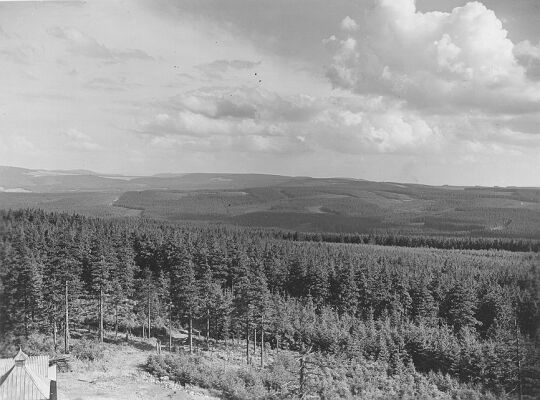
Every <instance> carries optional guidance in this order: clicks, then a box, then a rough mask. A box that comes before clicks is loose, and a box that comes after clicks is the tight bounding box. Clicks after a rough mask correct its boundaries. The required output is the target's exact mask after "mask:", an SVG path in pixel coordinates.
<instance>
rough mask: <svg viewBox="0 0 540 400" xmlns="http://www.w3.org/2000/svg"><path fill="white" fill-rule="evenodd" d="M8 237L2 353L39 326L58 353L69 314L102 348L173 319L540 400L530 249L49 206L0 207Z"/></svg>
mask: <svg viewBox="0 0 540 400" xmlns="http://www.w3.org/2000/svg"><path fill="white" fill-rule="evenodd" d="M341 237H343V236H341ZM366 237H367V236H366ZM0 239H1V241H0V265H1V267H0V279H1V282H0V283H1V285H0V295H1V302H0V306H1V309H0V321H1V326H0V329H1V330H2V336H3V337H4V340H3V343H2V344H3V346H8V345H12V344H13V343H16V342H17V341H20V340H24V338H25V337H28V336H29V335H31V334H33V333H35V332H40V333H45V334H47V335H50V336H51V337H53V338H54V340H55V341H56V342H57V343H58V346H59V347H61V344H60V342H62V344H63V341H62V340H61V339H60V338H61V337H62V338H63V335H64V333H66V332H67V333H69V330H66V329H65V328H66V315H67V321H68V322H69V328H71V329H76V328H77V327H90V328H91V329H93V330H94V331H95V332H96V340H98V341H99V340H102V339H103V331H104V330H105V329H107V330H110V331H111V330H112V331H117V332H120V333H121V334H122V335H134V334H136V335H146V336H149V335H151V334H152V331H155V330H166V329H168V328H169V326H170V325H172V326H174V327H178V326H183V327H186V328H188V330H189V331H190V332H191V329H190V328H191V327H194V328H195V329H198V330H201V331H202V332H203V333H204V334H205V335H208V336H209V337H210V338H213V339H216V340H231V339H233V338H234V339H238V338H242V339H249V338H250V337H251V336H252V335H253V332H258V333H257V334H256V335H255V336H253V337H254V338H256V340H259V341H261V340H262V341H264V342H266V343H267V344H268V346H270V347H272V348H276V347H279V348H282V349H290V350H295V351H304V350H305V349H306V348H310V349H312V350H313V351H315V352H317V354H321V355H328V356H329V357H330V356H331V357H340V358H341V359H343V360H347V363H350V364H351V365H354V363H355V362H358V363H361V362H362V361H361V360H371V361H376V362H379V363H380V365H381V366H382V367H383V368H385V370H386V373H387V374H388V375H389V376H395V375H399V374H402V373H405V372H404V371H410V370H411V369H412V370H415V371H418V372H419V373H423V374H425V375H426V376H428V377H429V379H430V382H434V384H436V385H437V387H438V389H439V390H442V391H444V388H445V383H444V382H448V379H453V380H455V381H456V382H460V383H462V384H464V385H470V387H471V388H474V390H475V391H477V392H478V393H487V391H488V392H491V393H493V395H498V396H503V397H508V396H517V394H518V393H519V391H520V389H519V387H520V386H521V391H522V392H523V393H524V394H525V395H529V396H537V395H538V394H539V393H540V379H539V377H540V365H539V361H540V355H539V340H540V332H539V328H540V326H539V325H540V303H539V300H540V266H539V256H538V254H537V253H535V252H508V251H501V250H493V249H486V248H487V247H489V246H481V247H480V248H481V249H484V250H462V249H459V250H458V249H454V250H442V249H433V248H416V247H412V246H411V247H395V246H392V244H400V243H380V244H385V245H386V246H378V245H375V244H369V243H377V241H376V240H375V239H373V238H372V240H367V241H364V240H363V239H362V240H358V241H352V240H350V241H349V242H352V243H360V244H353V245H350V244H337V243H336V244H335V243H323V240H321V241H319V240H318V237H314V238H310V237H304V238H301V237H292V236H286V235H284V234H282V233H279V232H278V233H276V232H274V231H271V230H255V229H247V228H237V227H236V228H235V227H224V226H218V225H215V226H211V225H209V226H206V225H175V224H170V223H161V222H156V221H151V220H144V219H137V220H134V219H125V220H102V219H92V218H86V217H82V216H78V215H68V214H62V213H46V212H43V211H38V210H19V211H0ZM284 239H285V240H284ZM302 239H308V240H312V239H314V240H316V241H317V242H306V241H300V240H302ZM418 240H420V239H418ZM441 240H443V239H441ZM450 240H455V239H450ZM478 240H480V239H478ZM328 241H330V240H328ZM335 241H338V240H335ZM342 241H343V242H347V241H346V240H342ZM482 243H488V242H487V241H486V242H482ZM433 247H437V246H433ZM440 247H445V246H440ZM453 247H457V246H448V248H453ZM494 247H495V248H501V247H496V246H494ZM502 248H504V247H502ZM520 249H523V250H524V249H525V248H520ZM513 250H516V249H513ZM66 304H68V310H67V311H68V313H66V308H65V306H66ZM261 332H262V334H261ZM248 333H249V335H248ZM68 339H69V335H68ZM246 344H247V346H246V352H247V354H246V358H247V360H248V361H249V360H250V358H251V357H252V356H253V354H250V353H249V352H250V350H249V349H250V347H249V340H247V341H246ZM261 362H262V363H264V360H263V359H262V357H261ZM351 368H352V367H351ZM349 372H350V371H349ZM349 372H347V373H349ZM447 389H448V388H447ZM448 390H449V389H448Z"/></svg>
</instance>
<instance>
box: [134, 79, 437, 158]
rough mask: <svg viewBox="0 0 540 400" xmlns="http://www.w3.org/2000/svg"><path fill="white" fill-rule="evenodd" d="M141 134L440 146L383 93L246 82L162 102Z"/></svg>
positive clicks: (254, 145) (168, 140)
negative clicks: (303, 91)
mask: <svg viewBox="0 0 540 400" xmlns="http://www.w3.org/2000/svg"><path fill="white" fill-rule="evenodd" d="M160 108H161V109H160V111H159V112H156V113H155V114H154V115H152V116H150V117H148V118H146V119H145V120H144V121H141V123H140V124H139V127H138V131H139V132H140V133H142V134H144V135H146V136H148V137H150V138H151V142H152V144H153V145H158V146H168V145H172V144H176V145H181V146H183V147H184V148H185V147H189V148H190V149H195V148H199V149H201V150H204V149H208V150H210V149H213V150H215V148H216V146H218V147H219V148H223V149H230V150H235V151H256V152H274V153H295V152H305V151H315V150H316V149H321V148H322V149H331V150H334V151H337V152H340V153H348V154H362V153H411V152H420V151H423V150H425V149H426V148H427V147H429V148H431V149H433V148H436V147H437V146H438V145H439V142H440V135H439V132H438V130H437V128H436V127H432V126H431V125H430V124H429V123H428V122H427V121H425V120H423V119H422V118H421V117H420V116H419V115H418V114H417V113H412V112H410V111H408V110H404V109H402V106H401V104H400V103H399V102H396V101H387V100H384V99H382V98H361V97H353V98H343V97H328V98H314V97H310V96H305V95H295V96H286V97H284V96H279V95H277V94H275V93H273V92H269V91H265V90H262V89H254V88H247V87H239V88H205V89H200V90H196V91H192V92H189V93H186V94H183V95H182V96H178V97H176V98H174V99H171V100H170V101H169V102H167V103H164V104H161V105H160Z"/></svg>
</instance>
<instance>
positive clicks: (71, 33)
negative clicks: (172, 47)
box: [49, 26, 152, 62]
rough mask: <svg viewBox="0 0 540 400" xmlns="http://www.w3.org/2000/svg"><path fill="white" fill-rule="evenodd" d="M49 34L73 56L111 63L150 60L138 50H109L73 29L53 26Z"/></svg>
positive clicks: (149, 57)
mask: <svg viewBox="0 0 540 400" xmlns="http://www.w3.org/2000/svg"><path fill="white" fill-rule="evenodd" d="M49 34H50V35H51V36H53V37H56V38H58V39H62V40H64V41H66V42H67V43H68V49H69V51H71V52H72V53H74V54H78V55H81V56H85V57H90V58H98V59H103V60H107V61H112V62H119V61H124V60H130V59H132V60H133V59H135V60H151V59H152V57H151V56H149V55H148V54H147V53H145V52H144V51H142V50H139V49H125V50H118V49H111V48H108V47H106V46H105V45H103V44H101V43H99V42H98V41H97V40H96V39H94V38H93V37H91V36H90V35H87V34H86V33H84V32H81V31H80V30H78V29H75V28H62V27H59V26H55V27H52V28H50V29H49Z"/></svg>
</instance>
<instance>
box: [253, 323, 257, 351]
mask: <svg viewBox="0 0 540 400" xmlns="http://www.w3.org/2000/svg"><path fill="white" fill-rule="evenodd" d="M255 357H257V326H255V327H254V328H253V359H255Z"/></svg>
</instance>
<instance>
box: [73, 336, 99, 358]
mask: <svg viewBox="0 0 540 400" xmlns="http://www.w3.org/2000/svg"><path fill="white" fill-rule="evenodd" d="M71 354H73V356H75V357H76V358H78V359H79V360H81V361H98V360H102V359H103V357H104V356H105V347H104V346H103V345H102V344H100V343H96V342H95V341H92V340H86V339H82V340H79V341H78V342H76V343H75V344H74V345H73V347H72V348H71Z"/></svg>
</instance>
